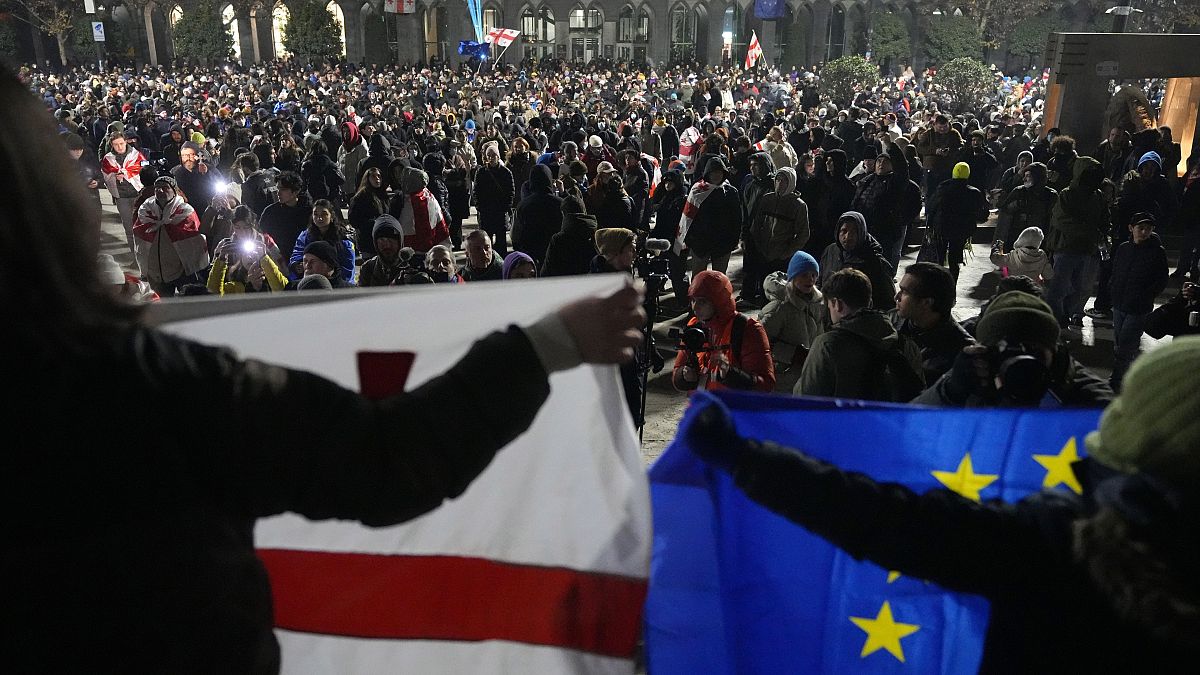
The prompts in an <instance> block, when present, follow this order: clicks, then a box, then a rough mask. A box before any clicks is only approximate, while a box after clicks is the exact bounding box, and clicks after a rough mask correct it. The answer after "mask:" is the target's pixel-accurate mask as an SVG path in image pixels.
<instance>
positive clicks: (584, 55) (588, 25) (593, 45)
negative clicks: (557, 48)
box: [567, 5, 604, 63]
mask: <svg viewBox="0 0 1200 675" xmlns="http://www.w3.org/2000/svg"><path fill="white" fill-rule="evenodd" d="M567 26H568V29H569V30H570V34H571V60H572V61H575V62H577V63H587V62H588V61H591V60H592V59H594V58H596V57H598V56H600V31H601V28H602V27H603V26H604V15H603V14H602V13H601V12H600V10H599V9H598V8H596V7H588V8H587V9H584V8H583V6H582V5H576V6H575V8H574V9H572V10H571V14H570V18H569V20H568V22H567Z"/></svg>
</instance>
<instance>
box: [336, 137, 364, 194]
mask: <svg viewBox="0 0 1200 675" xmlns="http://www.w3.org/2000/svg"><path fill="white" fill-rule="evenodd" d="M341 129H342V130H343V131H346V130H348V131H349V135H350V138H349V139H348V140H347V139H345V138H343V140H342V142H341V143H340V144H338V150H337V169H338V171H340V172H342V177H343V182H342V192H344V193H346V194H354V191H355V190H357V189H358V184H357V183H354V181H355V180H357V179H358V166H359V164H362V162H363V160H364V159H366V158H367V144H366V143H363V141H362V136H360V135H359V133H358V125H357V124H355V123H354V122H342V126H341Z"/></svg>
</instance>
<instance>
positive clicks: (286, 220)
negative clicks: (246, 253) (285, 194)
mask: <svg viewBox="0 0 1200 675" xmlns="http://www.w3.org/2000/svg"><path fill="white" fill-rule="evenodd" d="M311 220H312V202H309V201H307V200H306V199H304V198H303V197H302V198H301V199H300V200H299V201H298V202H296V205H295V206H288V205H286V204H284V203H283V202H276V203H274V204H271V205H270V206H268V207H267V208H266V209H265V210H263V214H262V218H259V220H258V228H259V229H260V230H262V231H263V233H264V234H269V235H271V238H272V239H274V240H275V244H276V245H277V246H279V250H280V251H283V252H284V253H285V254H287V255H291V252H292V250H293V249H294V248H295V247H296V238H297V237H299V236H300V233H301V232H303V231H305V230H306V229H308V224H309V222H310V221H311Z"/></svg>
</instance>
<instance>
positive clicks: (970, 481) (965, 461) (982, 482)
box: [930, 452, 999, 501]
mask: <svg viewBox="0 0 1200 675" xmlns="http://www.w3.org/2000/svg"><path fill="white" fill-rule="evenodd" d="M930 473H932V474H933V477H934V478H936V479H938V481H939V482H941V484H942V485H945V486H946V487H948V488H950V489H951V490H953V491H955V492H957V493H958V494H960V495H962V496H964V497H966V498H967V499H970V500H973V501H981V500H980V499H979V491H980V490H982V489H984V488H985V487H987V486H989V485H991V484H992V483H993V482H995V480H996V479H997V478H999V476H994V475H991V474H982V473H975V467H973V466H971V453H969V452H968V453H967V454H965V455H963V458H962V461H961V462H959V463H958V468H957V469H955V470H954V471H931V472H930Z"/></svg>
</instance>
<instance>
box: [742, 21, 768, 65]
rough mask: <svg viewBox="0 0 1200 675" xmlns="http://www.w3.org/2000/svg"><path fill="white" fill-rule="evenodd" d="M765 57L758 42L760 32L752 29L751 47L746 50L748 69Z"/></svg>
mask: <svg viewBox="0 0 1200 675" xmlns="http://www.w3.org/2000/svg"><path fill="white" fill-rule="evenodd" d="M761 58H765V56H764V54H763V50H762V46H761V45H759V44H758V33H756V32H754V31H750V48H749V49H747V50H746V70H750V69H751V68H753V67H754V64H755V62H757V61H758V60H759V59H761Z"/></svg>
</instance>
